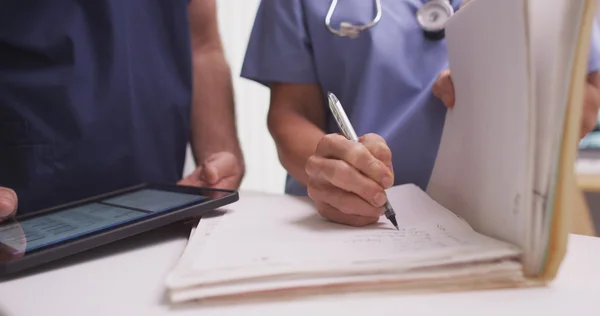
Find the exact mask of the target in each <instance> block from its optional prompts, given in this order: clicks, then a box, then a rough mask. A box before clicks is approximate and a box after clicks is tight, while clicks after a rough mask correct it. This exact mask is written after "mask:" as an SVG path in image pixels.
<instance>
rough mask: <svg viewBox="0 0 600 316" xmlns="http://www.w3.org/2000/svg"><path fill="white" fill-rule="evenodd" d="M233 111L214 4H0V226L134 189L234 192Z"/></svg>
mask: <svg viewBox="0 0 600 316" xmlns="http://www.w3.org/2000/svg"><path fill="white" fill-rule="evenodd" d="M233 108H234V107H233V93H232V85H231V76H230V70H229V66H228V65H227V63H226V60H225V58H224V54H223V50H222V47H221V42H220V38H219V33H218V24H217V15H216V5H215V0H189V1H188V0H170V1H163V0H103V1H77V0H60V1H46V0H35V1H27V2H23V1H8V2H5V3H3V4H2V9H1V10H0V187H2V188H0V219H1V218H2V217H5V216H8V215H11V214H14V213H15V211H18V213H28V212H31V211H34V210H39V209H44V208H48V207H52V206H55V205H59V204H63V203H67V202H70V201H73V200H78V199H82V198H86V197H89V196H94V195H97V194H102V193H106V192H109V191H113V190H117V189H120V188H124V187H128V186H131V185H135V184H138V183H141V182H163V183H177V182H179V183H181V184H187V185H203V186H210V187H218V188H237V187H238V186H239V184H240V181H241V179H242V176H243V174H244V164H243V157H242V154H241V150H240V146H239V143H238V139H237V135H236V130H235V119H234V110H233ZM188 141H190V143H191V147H192V150H193V154H194V158H195V161H196V163H197V166H198V168H197V169H196V170H195V171H194V172H193V173H192V174H191V175H189V176H188V177H186V178H185V179H182V172H183V166H184V160H185V154H186V145H187V143H188ZM17 197H18V199H17Z"/></svg>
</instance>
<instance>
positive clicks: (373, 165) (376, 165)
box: [367, 159, 385, 172]
mask: <svg viewBox="0 0 600 316" xmlns="http://www.w3.org/2000/svg"><path fill="white" fill-rule="evenodd" d="M367 166H368V168H369V170H373V171H375V172H379V171H380V170H383V169H384V168H385V166H384V165H383V163H382V162H381V161H379V160H377V159H369V161H368V162H367Z"/></svg>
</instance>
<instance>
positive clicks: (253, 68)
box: [241, 0, 318, 85]
mask: <svg viewBox="0 0 600 316" xmlns="http://www.w3.org/2000/svg"><path fill="white" fill-rule="evenodd" d="M241 76H242V77H243V78H247V79H250V80H253V81H256V82H258V83H261V84H264V85H268V84H269V83H271V82H286V83H318V81H317V76H316V73H315V66H314V59H313V56H312V50H311V45H310V38H309V36H308V32H307V27H306V25H305V23H304V10H303V6H302V1H301V0H262V1H261V3H260V5H259V8H258V11H257V14H256V18H255V21H254V26H253V27H252V32H251V33H250V39H249V42H248V47H247V50H246V55H245V58H244V63H243V65H242V71H241Z"/></svg>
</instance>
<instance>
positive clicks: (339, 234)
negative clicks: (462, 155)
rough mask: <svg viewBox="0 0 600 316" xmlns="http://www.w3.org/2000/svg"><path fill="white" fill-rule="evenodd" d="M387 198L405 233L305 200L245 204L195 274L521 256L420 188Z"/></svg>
mask: <svg viewBox="0 0 600 316" xmlns="http://www.w3.org/2000/svg"><path fill="white" fill-rule="evenodd" d="M388 198H389V200H390V202H391V204H392V205H393V207H394V209H395V211H396V214H397V219H398V224H399V227H400V230H399V231H397V230H396V229H395V228H394V227H393V226H392V225H391V224H390V223H389V222H388V221H387V219H386V218H385V217H382V218H381V220H380V221H379V222H378V223H377V224H375V225H372V226H370V227H349V226H345V225H340V224H336V223H332V222H330V221H328V220H326V219H324V218H322V217H321V216H320V215H318V214H317V213H316V211H315V210H314V207H313V205H312V204H311V203H310V201H308V200H307V199H304V198H298V197H290V196H273V197H272V198H264V197H263V198H261V199H256V200H255V201H253V200H252V198H250V199H246V200H245V204H244V205H245V206H246V207H247V209H245V210H235V211H231V212H228V213H226V214H225V215H223V218H222V219H221V220H220V222H219V223H218V225H217V226H216V227H214V230H213V231H212V233H211V234H210V238H208V240H206V241H205V242H204V243H203V244H202V246H201V249H197V252H196V253H195V258H194V263H193V269H194V270H196V271H203V273H202V277H201V278H200V279H199V280H198V281H201V282H203V283H211V282H223V281H228V280H239V279H244V278H255V277H261V276H272V275H282V274H314V273H331V272H335V273H340V272H347V273H354V274H355V273H361V272H362V273H365V272H367V273H373V270H372V269H383V270H385V269H388V270H389V271H401V270H403V269H411V268H415V267H421V266H427V265H436V264H442V263H446V264H448V263H459V262H466V261H473V262H475V261H478V260H490V259H501V258H509V257H514V256H517V255H518V254H519V253H520V250H519V249H518V248H517V247H515V246H513V245H510V244H507V243H504V242H501V241H498V240H495V239H492V238H489V237H486V236H483V235H481V234H478V233H476V232H475V231H474V230H472V229H471V228H470V227H469V225H468V224H467V223H466V222H465V221H463V220H462V219H460V218H459V217H457V216H456V215H454V214H453V213H451V212H449V211H448V210H446V209H444V208H443V207H441V206H440V205H439V204H437V203H436V202H434V201H433V200H432V199H431V198H429V196H427V194H425V192H423V191H422V190H420V189H419V188H418V187H417V186H414V185H403V186H398V187H394V188H391V189H389V190H388ZM253 202H255V203H253ZM195 236H196V234H194V237H195Z"/></svg>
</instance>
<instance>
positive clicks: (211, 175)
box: [202, 163, 220, 185]
mask: <svg viewBox="0 0 600 316" xmlns="http://www.w3.org/2000/svg"><path fill="white" fill-rule="evenodd" d="M202 171H203V172H204V180H205V181H206V182H207V183H208V184H210V185H213V184H215V183H217V182H219V180H220V178H219V169H217V167H216V166H215V165H214V164H211V163H207V164H205V165H204V167H203V168H202Z"/></svg>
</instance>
